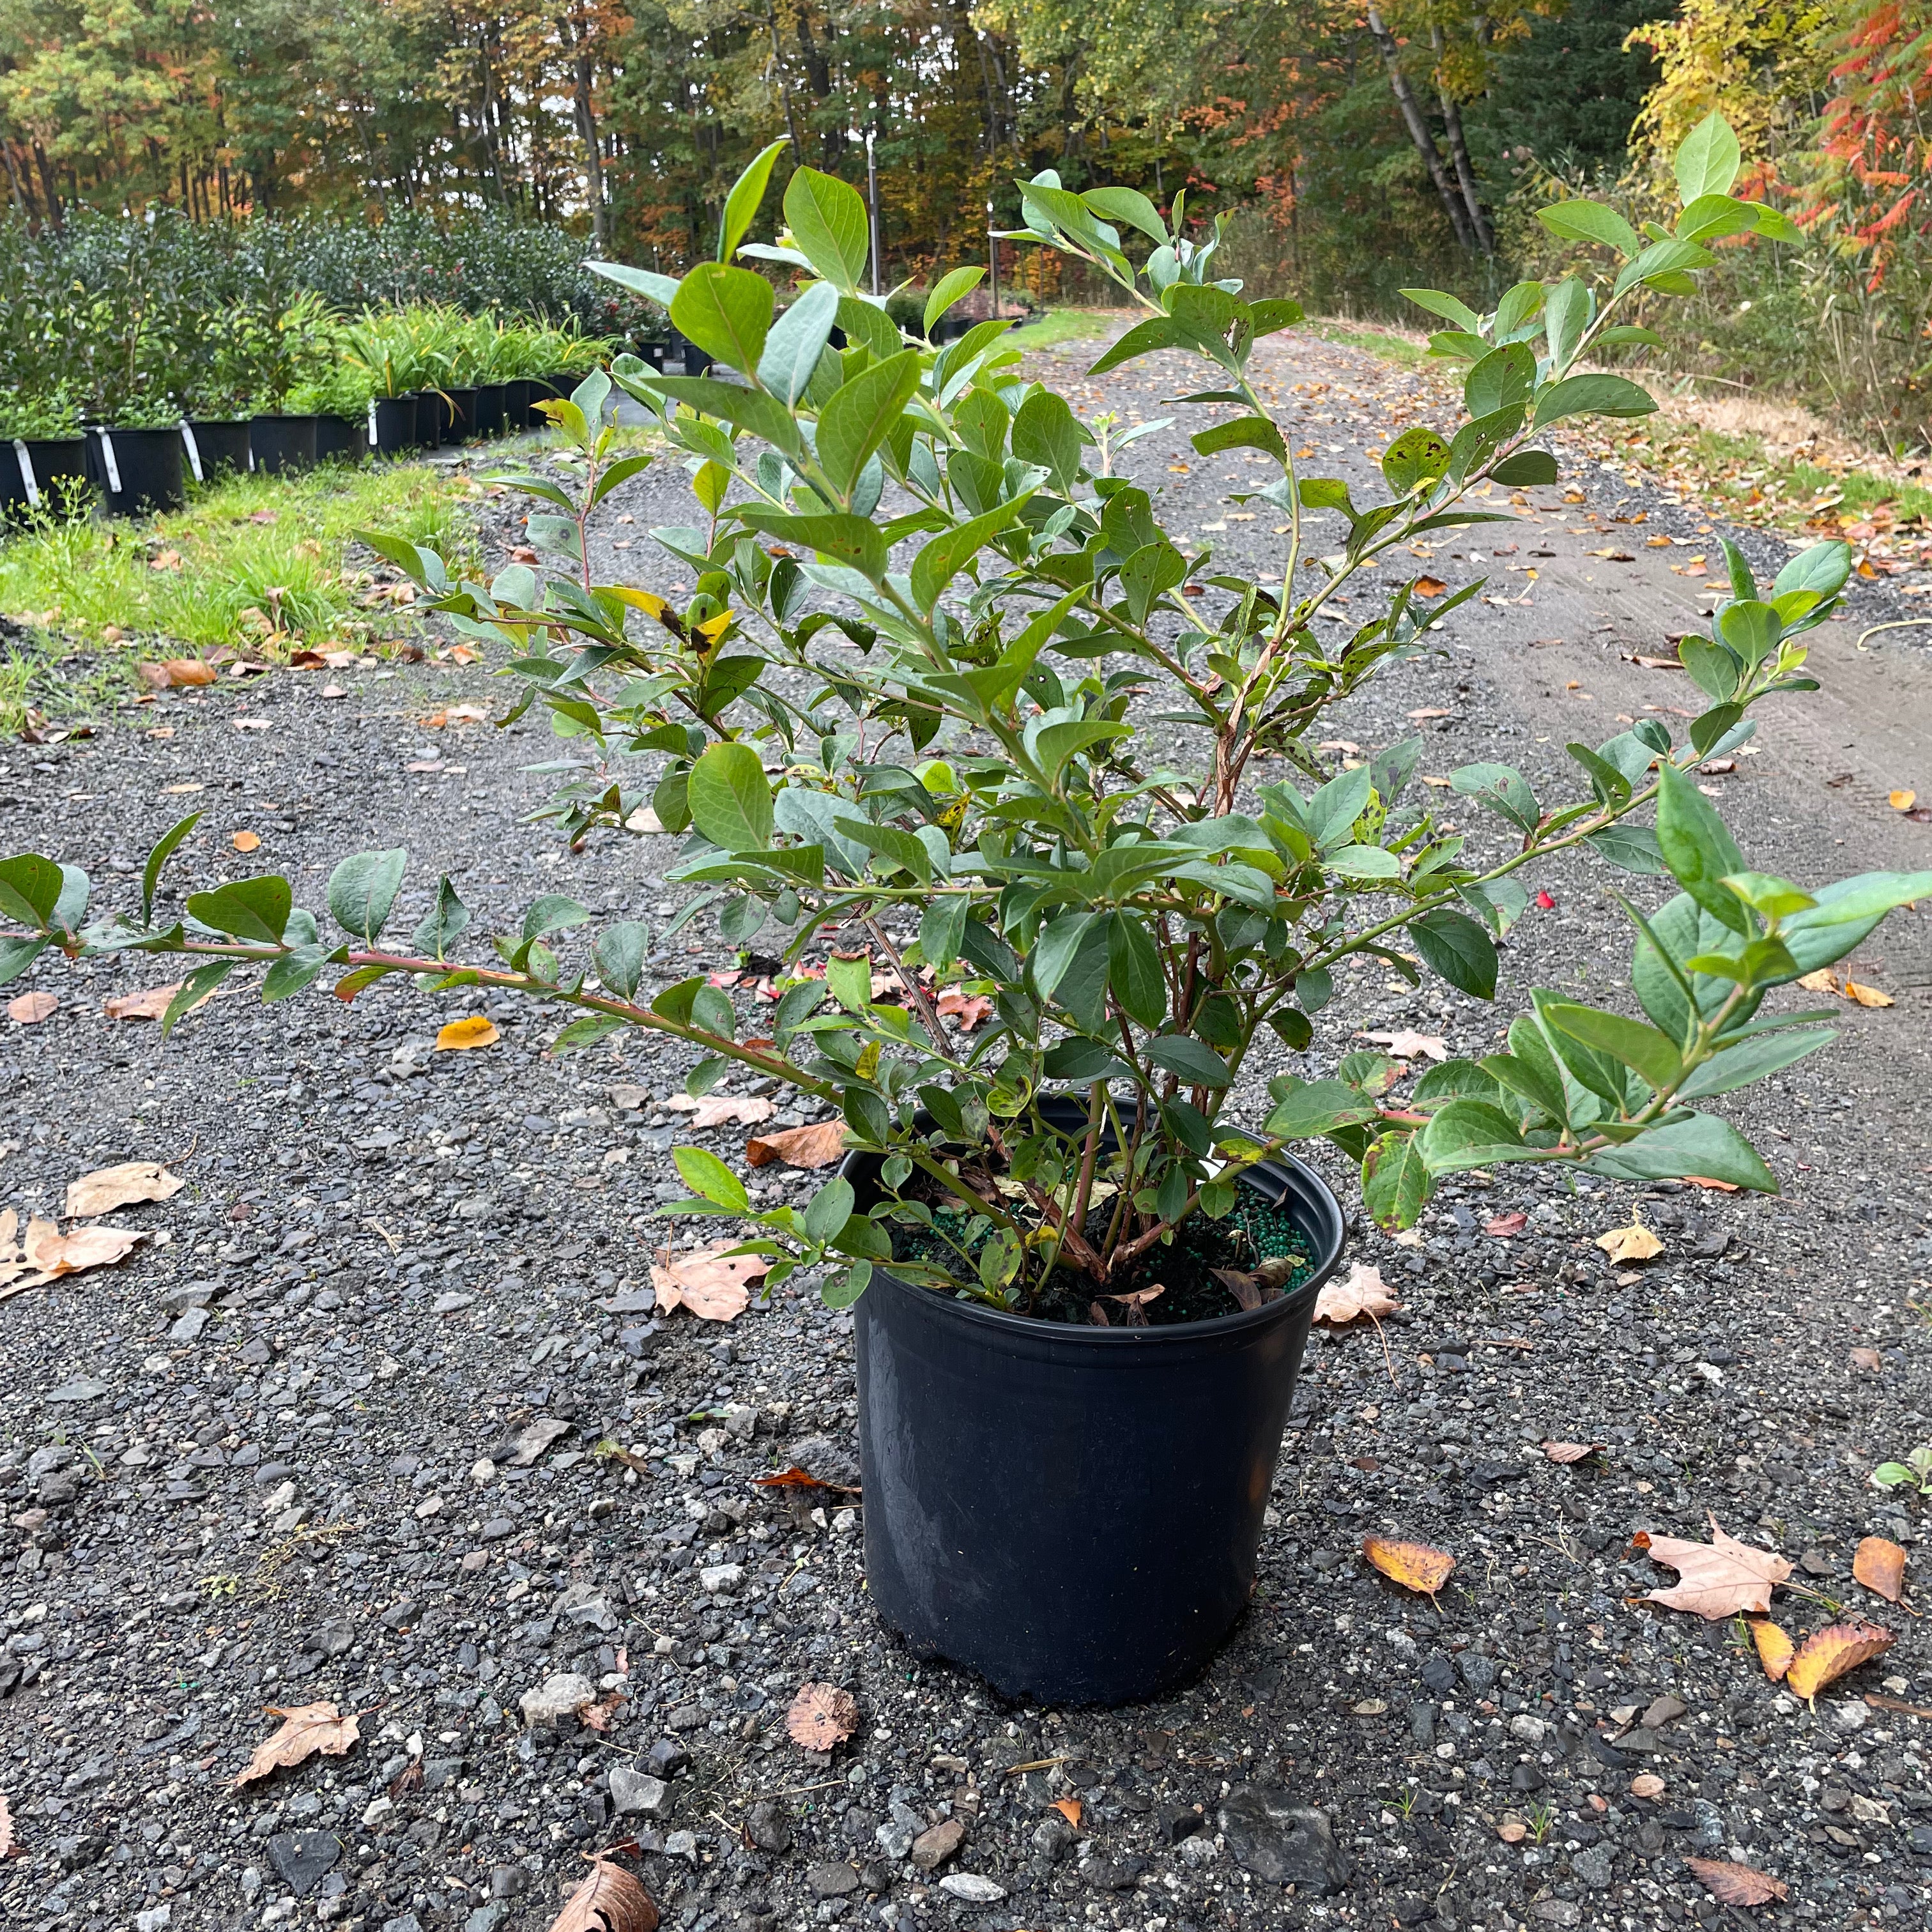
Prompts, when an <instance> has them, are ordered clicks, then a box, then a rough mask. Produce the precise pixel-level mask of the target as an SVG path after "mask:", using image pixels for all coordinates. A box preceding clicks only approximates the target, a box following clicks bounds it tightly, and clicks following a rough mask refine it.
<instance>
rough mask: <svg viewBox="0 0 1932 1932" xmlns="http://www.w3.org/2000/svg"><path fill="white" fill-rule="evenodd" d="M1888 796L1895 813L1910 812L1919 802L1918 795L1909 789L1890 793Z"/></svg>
mask: <svg viewBox="0 0 1932 1932" xmlns="http://www.w3.org/2000/svg"><path fill="white" fill-rule="evenodd" d="M1886 796H1887V797H1888V799H1889V800H1890V802H1891V808H1892V810H1893V811H1910V810H1911V809H1912V807H1913V806H1914V805H1916V804H1917V803H1918V793H1916V792H1915V791H1912V790H1909V789H1908V790H1903V791H1894V792H1890V793H1887V794H1886Z"/></svg>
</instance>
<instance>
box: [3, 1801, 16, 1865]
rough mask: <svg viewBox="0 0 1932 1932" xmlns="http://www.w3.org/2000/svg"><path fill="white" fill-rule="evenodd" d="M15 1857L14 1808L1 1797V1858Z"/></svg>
mask: <svg viewBox="0 0 1932 1932" xmlns="http://www.w3.org/2000/svg"><path fill="white" fill-rule="evenodd" d="M12 1856H13V1807H12V1806H11V1805H9V1804H8V1803H7V1801H6V1799H5V1798H4V1797H0V1858H11V1857H12Z"/></svg>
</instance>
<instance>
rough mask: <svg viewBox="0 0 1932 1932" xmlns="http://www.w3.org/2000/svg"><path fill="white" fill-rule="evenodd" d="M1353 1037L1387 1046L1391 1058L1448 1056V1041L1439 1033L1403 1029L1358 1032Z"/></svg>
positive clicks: (1373, 1044)
mask: <svg viewBox="0 0 1932 1932" xmlns="http://www.w3.org/2000/svg"><path fill="white" fill-rule="evenodd" d="M1355 1037H1356V1038H1357V1039H1358V1040H1367V1042H1368V1043H1370V1046H1385V1047H1387V1048H1388V1051H1389V1057H1390V1058H1391V1059H1393V1060H1414V1059H1415V1058H1417V1057H1418V1055H1426V1056H1427V1058H1430V1059H1431V1060H1447V1059H1448V1058H1449V1043H1448V1041H1447V1040H1445V1039H1444V1038H1443V1037H1442V1035H1441V1034H1434V1033H1411V1032H1409V1031H1406V1029H1405V1030H1404V1031H1400V1032H1397V1033H1358V1034H1356V1036H1355Z"/></svg>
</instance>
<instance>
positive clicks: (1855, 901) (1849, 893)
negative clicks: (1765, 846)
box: [1784, 872, 1932, 938]
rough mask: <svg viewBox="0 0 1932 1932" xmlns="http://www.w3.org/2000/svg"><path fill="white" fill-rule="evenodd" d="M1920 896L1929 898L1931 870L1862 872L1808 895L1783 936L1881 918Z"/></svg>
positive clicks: (1787, 922)
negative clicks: (1808, 900)
mask: <svg viewBox="0 0 1932 1932" xmlns="http://www.w3.org/2000/svg"><path fill="white" fill-rule="evenodd" d="M1920 899H1932V872H1861V873H1859V874H1858V875H1857V876H1856V877H1853V878H1849V879H1839V880H1836V881H1835V882H1834V883H1832V884H1831V885H1829V886H1820V887H1819V888H1818V889H1817V892H1814V894H1812V895H1811V904H1810V905H1809V906H1808V907H1803V908H1801V909H1799V910H1796V911H1795V912H1794V913H1793V914H1792V916H1790V918H1789V919H1787V921H1786V922H1785V927H1784V931H1785V935H1786V937H1787V938H1790V937H1791V935H1793V934H1794V933H1799V932H1817V931H1819V930H1820V929H1823V928H1824V927H1826V926H1847V925H1849V924H1851V923H1852V922H1853V921H1854V920H1857V921H1860V922H1862V921H1864V920H1865V919H1873V918H1882V917H1883V916H1884V915H1885V913H1888V912H1894V911H1896V910H1897V908H1898V907H1900V906H1903V905H1911V904H1915V903H1916V902H1917V901H1918V900H1920Z"/></svg>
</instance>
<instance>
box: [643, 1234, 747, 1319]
mask: <svg viewBox="0 0 1932 1932" xmlns="http://www.w3.org/2000/svg"><path fill="white" fill-rule="evenodd" d="M736 1246H737V1244H736V1242H735V1241H715V1242H713V1243H712V1245H711V1246H710V1247H708V1248H696V1249H694V1250H691V1252H690V1253H688V1254H682V1255H674V1254H673V1253H670V1250H668V1249H664V1250H661V1251H660V1252H661V1259H659V1260H658V1261H655V1262H652V1264H651V1286H652V1288H653V1289H655V1290H656V1291H657V1298H658V1313H659V1314H660V1315H668V1314H669V1313H670V1312H671V1310H673V1309H674V1308H688V1309H689V1310H691V1313H692V1314H694V1315H695V1316H697V1318H698V1319H700V1321H703V1322H735V1321H736V1319H738V1317H739V1316H741V1315H742V1314H743V1313H744V1312H745V1309H746V1308H747V1307H749V1306H750V1304H751V1291H750V1290H749V1289H748V1288H746V1287H745V1283H747V1282H748V1281H757V1280H759V1279H760V1278H761V1277H763V1275H764V1274H766V1272H767V1271H769V1268H770V1267H771V1263H770V1262H769V1261H767V1260H766V1259H765V1257H764V1256H763V1255H734V1254H733V1253H732V1252H731V1250H733V1248H734V1247H736Z"/></svg>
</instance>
